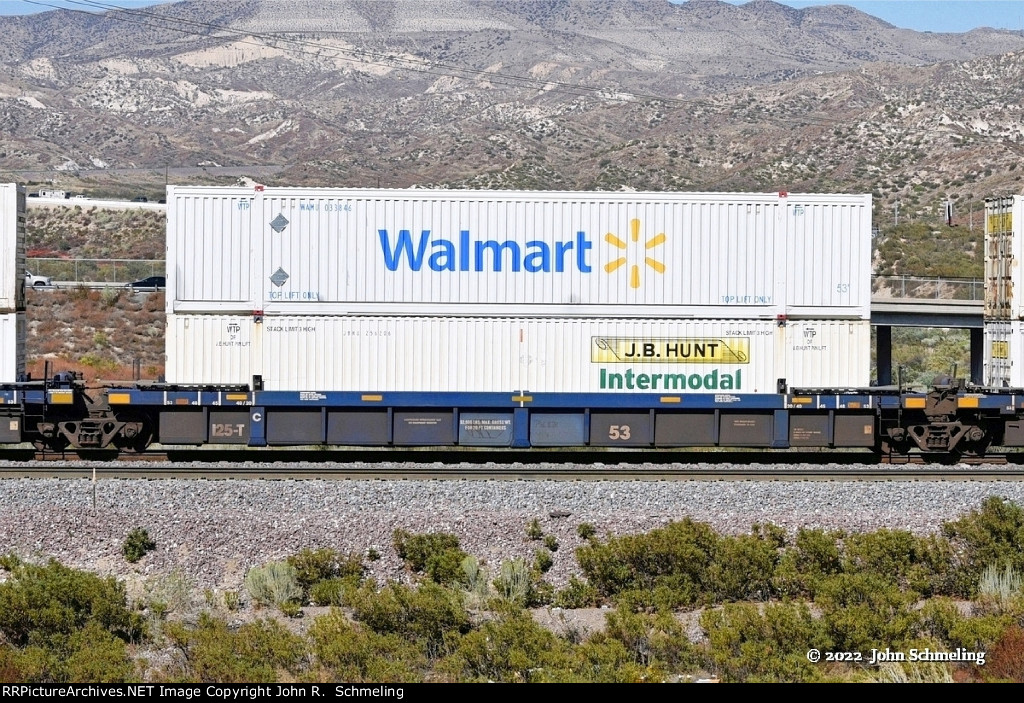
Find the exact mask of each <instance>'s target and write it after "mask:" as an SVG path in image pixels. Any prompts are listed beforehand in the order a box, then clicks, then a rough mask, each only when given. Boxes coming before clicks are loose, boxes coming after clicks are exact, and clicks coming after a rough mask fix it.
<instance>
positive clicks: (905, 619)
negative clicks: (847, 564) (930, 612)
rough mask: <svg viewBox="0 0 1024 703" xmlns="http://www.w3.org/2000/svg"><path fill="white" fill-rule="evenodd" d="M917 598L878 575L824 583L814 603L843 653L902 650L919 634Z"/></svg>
mask: <svg viewBox="0 0 1024 703" xmlns="http://www.w3.org/2000/svg"><path fill="white" fill-rule="evenodd" d="M916 601H917V596H916V594H914V593H913V592H907V591H901V590H900V589H899V587H897V586H896V585H895V584H893V583H892V581H891V580H889V579H886V578H883V577H881V576H878V575H876V574H869V573H859V574H836V575H834V576H829V577H826V578H824V579H822V580H821V583H820V584H819V587H818V594H817V597H816V598H815V600H814V604H815V605H816V606H818V607H819V608H820V609H821V611H822V622H823V624H824V625H825V628H826V632H827V633H828V635H829V638H830V639H831V640H832V641H833V643H834V644H835V646H836V648H837V649H839V650H842V651H860V652H868V651H870V650H871V649H884V648H885V647H890V648H892V649H899V648H900V647H901V646H902V645H904V644H905V643H906V642H908V641H909V640H910V639H911V638H912V637H913V636H914V635H915V634H916V631H917V626H918V622H919V613H918V612H917V611H915V610H914V605H915V603H916Z"/></svg>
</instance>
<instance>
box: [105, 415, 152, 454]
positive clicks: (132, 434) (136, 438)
mask: <svg viewBox="0 0 1024 703" xmlns="http://www.w3.org/2000/svg"><path fill="white" fill-rule="evenodd" d="M152 443H153V423H152V422H150V421H149V418H146V417H135V418H131V419H126V420H124V426H123V427H122V428H121V431H120V432H119V433H118V435H117V437H116V438H115V439H114V446H116V447H117V448H118V449H119V450H121V451H125V452H131V453H133V454H141V453H143V452H145V451H146V450H147V449H148V448H149V445H150V444H152Z"/></svg>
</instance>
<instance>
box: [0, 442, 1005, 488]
mask: <svg viewBox="0 0 1024 703" xmlns="http://www.w3.org/2000/svg"><path fill="white" fill-rule="evenodd" d="M941 458H942V457H934V456H929V457H927V458H926V457H923V456H920V455H910V456H883V457H881V458H879V457H878V456H877V455H875V454H871V453H868V452H800V451H794V452H771V453H765V452H756V451H748V452H733V451H730V452H718V451H700V452H692V451H685V452H684V451H672V452H652V451H628V452H621V451H619V452H607V451H602V452H593V451H591V452H580V451H570V452H566V451H548V452H536V451H534V452H510V451H509V450H504V451H481V450H472V451H466V450H460V449H455V450H432V451H423V450H413V451H410V450H390V451H380V450H359V449H357V450H330V451H328V450H320V449H299V450H282V449H279V448H278V449H271V450H255V451H254V450H252V449H246V450H208V449H207V450H188V449H185V450H174V449H169V450H162V451H149V452H145V453H142V454H130V453H118V452H109V451H80V452H72V451H60V452H54V451H35V450H32V449H20V450H5V451H0V478H14V477H17V478H25V477H54V478H96V479H99V478H103V479H140V478H142V479H169V478H175V479H247V480H248V479H268V480H275V479H308V480H313V479H326V480H339V479H361V480H366V479H387V480H399V479H413V480H427V479H445V480H560V481H598V480H607V481H611V480H616V481H626V480H632V481H638V480H641V481H680V480H737V481H740V480H753V481H767V480H782V481H829V480H843V481H851V480H854V481H858V480H864V481H881V480H971V481H979V480H984V481H992V480H1000V481H1005V480H1013V481H1016V480H1024V456H1021V455H1018V454H1013V455H993V456H989V457H986V458H984V459H978V458H973V457H972V458H962V457H961V458H955V459H954V458H946V459H947V460H946V461H945V462H941V461H937V459H941Z"/></svg>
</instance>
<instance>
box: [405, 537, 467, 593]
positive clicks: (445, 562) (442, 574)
mask: <svg viewBox="0 0 1024 703" xmlns="http://www.w3.org/2000/svg"><path fill="white" fill-rule="evenodd" d="M392 536H393V538H394V542H395V551H396V552H397V553H398V556H399V557H401V558H402V559H403V560H405V563H406V564H407V565H408V566H409V568H410V569H412V570H413V571H416V572H419V573H423V574H426V575H427V577H428V578H430V580H431V581H434V582H435V583H439V584H451V583H457V582H459V579H460V578H461V576H462V560H463V559H465V558H466V557H467V556H468V555H467V554H466V552H464V551H463V550H462V549H460V548H459V538H458V537H456V536H455V535H452V534H448V533H430V534H423V535H414V534H410V533H409V532H406V531H405V530H395V531H394V533H393V535H392Z"/></svg>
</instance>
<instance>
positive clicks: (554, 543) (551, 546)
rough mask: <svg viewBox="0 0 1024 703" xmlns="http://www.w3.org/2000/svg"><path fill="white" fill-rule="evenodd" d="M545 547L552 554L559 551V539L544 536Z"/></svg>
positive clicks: (552, 536)
mask: <svg viewBox="0 0 1024 703" xmlns="http://www.w3.org/2000/svg"><path fill="white" fill-rule="evenodd" d="M544 546H545V547H547V548H548V550H550V551H552V552H557V551H558V538H557V537H555V536H554V535H544Z"/></svg>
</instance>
